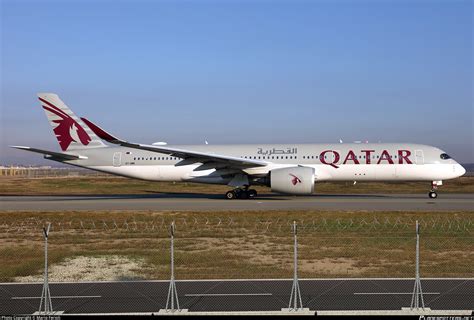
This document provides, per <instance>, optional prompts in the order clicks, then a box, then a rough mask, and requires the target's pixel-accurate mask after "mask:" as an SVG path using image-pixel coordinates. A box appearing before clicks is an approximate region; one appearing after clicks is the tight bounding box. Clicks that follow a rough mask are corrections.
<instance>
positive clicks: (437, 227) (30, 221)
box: [0, 216, 474, 233]
mask: <svg viewBox="0 0 474 320" xmlns="http://www.w3.org/2000/svg"><path fill="white" fill-rule="evenodd" d="M142 218H143V217H135V216H132V217H128V218H125V219H116V218H111V219H104V218H100V219H77V218H71V219H64V218H63V219H61V220H58V219H48V218H40V217H31V218H26V219H23V220H15V221H11V222H9V221H8V220H6V221H2V222H0V230H1V231H2V232H4V233H23V232H29V231H30V232H36V231H37V230H40V229H42V228H43V227H45V226H46V224H47V223H51V230H52V231H61V232H65V231H82V232H86V231H94V230H96V231H98V230H100V231H104V232H123V231H125V232H130V233H134V232H135V233H138V232H139V233H154V232H160V231H163V230H167V228H168V226H169V224H170V223H171V221H172V220H174V221H175V225H176V230H177V231H183V232H187V231H196V230H201V231H212V230H214V231H232V230H238V229H249V230H252V232H260V233H268V232H273V233H282V232H289V231H291V225H292V223H293V221H294V220H293V219H282V218H280V217H278V218H276V219H271V218H268V219H261V218H255V219H250V218H235V217H215V216H214V217H209V216H191V217H176V218H175V219H173V218H171V217H170V218H166V219H165V218H164V217H159V218H154V219H142ZM417 220H418V221H419V223H420V226H421V228H422V230H423V232H425V233H426V232H428V233H429V232H467V233H469V232H471V231H472V230H473V225H474V222H473V220H472V219H470V218H468V219H461V218H458V217H450V218H426V219H425V218H421V219H417ZM296 221H297V223H298V228H299V231H300V232H301V233H312V232H334V231H337V232H353V231H357V232H364V231H365V232H377V231H380V232H384V233H390V232H400V231H407V232H411V231H412V229H413V227H414V225H415V219H414V218H412V217H409V218H408V219H401V218H400V217H396V218H392V219H391V218H389V217H384V218H383V220H381V219H380V218H378V217H373V218H371V219H370V220H369V219H366V218H357V217H355V218H345V219H342V218H336V219H334V220H328V219H327V218H326V217H321V218H314V219H300V220H298V219H296Z"/></svg>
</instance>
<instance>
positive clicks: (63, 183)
mask: <svg viewBox="0 0 474 320" xmlns="http://www.w3.org/2000/svg"><path fill="white" fill-rule="evenodd" d="M443 183H444V185H443V186H441V187H440V193H474V177H461V178H458V179H454V180H448V181H444V182H443ZM256 189H257V190H258V191H259V192H263V193H269V192H270V189H269V188H265V187H257V188H256ZM429 189H430V185H429V183H427V182H404V183H398V182H397V183H395V182H393V183H389V182H385V183H383V182H358V183H357V184H356V185H353V183H352V182H341V183H336V182H322V183H316V187H315V192H316V193H320V194H360V193H427V192H428V191H429ZM227 190H229V187H227V186H216V185H204V184H196V183H183V182H179V183H171V182H148V181H141V180H134V179H127V178H121V177H114V176H103V177H71V178H70V177H65V178H40V179H29V178H15V177H0V195H81V194H83V195H91V194H146V193H172V192H177V193H206V194H224V193H225V192H226V191H227Z"/></svg>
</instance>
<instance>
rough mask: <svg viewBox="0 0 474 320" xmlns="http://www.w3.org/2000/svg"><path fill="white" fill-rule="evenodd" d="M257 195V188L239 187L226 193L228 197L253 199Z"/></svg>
mask: <svg viewBox="0 0 474 320" xmlns="http://www.w3.org/2000/svg"><path fill="white" fill-rule="evenodd" d="M256 196H257V190H255V189H249V188H248V187H247V188H244V189H242V188H237V189H234V190H230V191H227V192H226V194H225V197H226V199H229V200H233V199H252V198H255V197H256Z"/></svg>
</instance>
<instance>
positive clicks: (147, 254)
mask: <svg viewBox="0 0 474 320" xmlns="http://www.w3.org/2000/svg"><path fill="white" fill-rule="evenodd" d="M294 216H296V217H298V218H299V219H296V221H297V223H298V232H299V247H300V248H299V268H300V276H301V277H303V278H332V277H413V276H414V259H415V232H414V226H415V220H419V222H420V225H421V230H422V231H421V273H422V276H424V277H472V276H474V271H473V269H472V261H474V232H473V230H474V221H473V220H472V218H471V217H470V214H469V213H457V214H441V213H440V214H437V213H433V214H423V215H421V214H420V215H416V214H403V213H401V214H388V213H380V214H369V213H352V214H351V213H344V214H340V213H334V214H331V213H326V214H308V213H304V214H303V213H298V214H295V215H294ZM293 220H294V219H293V217H292V214H291V213H286V214H279V213H278V214H277V213H275V214H268V215H260V216H258V215H256V214H254V215H252V214H249V213H242V214H239V213H231V214H221V215H218V214H208V215H207V214H192V213H153V212H151V213H139V214H134V213H120V212H118V213H109V214H85V213H84V214H82V213H68V214H51V215H48V214H44V215H36V216H35V215H34V214H32V213H28V214H20V213H15V214H13V215H11V214H10V215H7V214H2V215H0V232H1V234H2V235H1V241H2V248H1V249H0V258H1V259H0V260H2V261H6V262H7V264H5V265H4V266H2V268H1V269H0V281H34V280H39V279H41V270H42V269H41V266H42V263H41V261H42V257H43V256H42V254H43V251H42V250H43V249H42V243H43V242H42V238H41V237H42V235H41V229H42V227H43V226H45V225H46V223H47V222H51V223H52V225H51V235H50V252H49V256H50V261H51V264H52V265H53V266H52V268H51V280H52V281H80V280H117V279H168V277H169V262H170V261H169V235H168V228H169V225H170V223H171V222H172V221H175V224H176V237H175V246H176V248H175V254H176V262H175V263H176V277H177V279H241V278H246V279H255V278H258V279H260V278H263V279H264V278H291V276H292V273H291V272H292V271H291V270H292V252H293V251H292V243H293V242H292V234H291V224H292V222H293Z"/></svg>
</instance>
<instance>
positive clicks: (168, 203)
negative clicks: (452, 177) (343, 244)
mask: <svg viewBox="0 0 474 320" xmlns="http://www.w3.org/2000/svg"><path fill="white" fill-rule="evenodd" d="M473 209H474V194H442V193H441V194H439V196H438V198H437V199H429V198H428V195H427V194H376V195H374V194H364V195H340V194H334V195H312V196H284V195H275V194H264V195H259V196H258V197H257V198H255V199H246V200H244V199H236V200H227V199H224V196H223V195H219V194H187V193H160V194H142V195H93V196H0V210H13V211H15V210H16V211H19V210H24V211H65V210H89V211H92V210H173V211H184V210H193V211H211V210H212V211H215V210H379V211H387V210H390V211H392V210H394V211H398V210H400V211H472V210H473Z"/></svg>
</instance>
